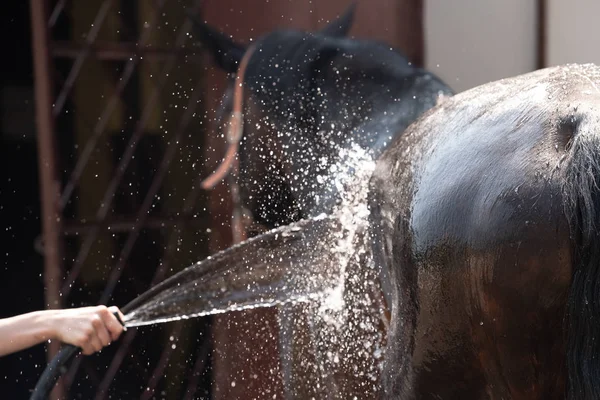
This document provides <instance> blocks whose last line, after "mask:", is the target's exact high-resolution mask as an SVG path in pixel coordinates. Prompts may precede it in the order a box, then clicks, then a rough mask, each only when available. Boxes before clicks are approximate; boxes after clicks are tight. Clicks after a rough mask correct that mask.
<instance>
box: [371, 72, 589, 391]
mask: <svg viewBox="0 0 600 400" xmlns="http://www.w3.org/2000/svg"><path fill="white" fill-rule="evenodd" d="M599 86H600V68H598V67H596V66H593V65H584V66H581V65H567V66H562V67H554V68H549V69H544V70H540V71H536V72H533V73H529V74H525V75H522V76H518V77H515V78H512V79H505V80H501V81H498V82H494V83H490V84H486V85H483V86H480V87H478V88H475V89H472V90H469V91H467V92H464V93H461V94H459V95H456V96H455V97H453V98H451V99H449V100H447V101H446V102H445V103H444V104H443V105H441V106H440V107H437V108H436V109H435V110H434V111H432V112H430V113H429V114H428V115H427V116H426V117H425V118H424V119H422V120H421V121H420V123H417V124H415V125H413V126H412V127H411V128H409V129H408V130H407V131H406V132H405V133H404V134H403V135H402V137H400V138H399V139H398V140H397V141H396V142H395V143H394V144H393V145H392V146H391V148H390V149H389V150H388V151H387V152H386V153H385V154H384V155H383V156H382V157H381V158H380V159H379V160H378V166H377V169H376V172H375V173H374V176H373V179H372V191H371V200H370V204H371V210H372V223H371V231H372V233H373V234H374V235H375V238H374V241H373V243H375V249H374V251H375V253H376V256H377V257H376V258H377V259H378V260H380V261H381V262H382V263H383V264H384V265H385V268H387V269H389V270H390V271H391V273H392V276H393V280H392V286H393V288H394V293H393V302H392V322H391V328H390V332H389V336H388V348H387V350H386V368H385V376H384V378H385V382H386V393H387V394H388V396H389V397H391V398H399V399H564V398H565V397H566V396H567V394H568V398H569V399H570V400H584V399H585V400H591V399H598V398H600V361H599V360H600V358H599V357H598V354H600V318H599V316H600V296H599V294H600V286H599V285H600V237H599V231H598V225H597V224H598V223H599V222H600V186H599V184H600V132H599V126H600V125H598V123H599V122H600V91H599V89H598V87H599ZM563 328H565V329H563Z"/></svg>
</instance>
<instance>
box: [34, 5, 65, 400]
mask: <svg viewBox="0 0 600 400" xmlns="http://www.w3.org/2000/svg"><path fill="white" fill-rule="evenodd" d="M47 6H48V4H47V2H46V1H45V0H31V1H30V7H31V26H32V50H33V60H34V76H35V108H36V119H35V120H36V125H37V145H38V154H39V170H40V191H41V197H42V198H41V203H42V232H43V237H44V239H45V241H46V244H47V246H46V248H47V249H46V252H45V254H44V285H45V288H46V296H45V297H46V307H47V308H50V309H56V308H60V307H61V306H62V302H61V295H60V281H61V275H62V273H61V266H62V263H61V257H62V241H61V237H60V231H61V223H62V218H61V215H60V211H59V209H58V207H57V205H58V199H59V196H60V177H59V174H58V169H57V154H56V143H55V137H54V119H53V117H52V84H51V80H50V53H49V49H48V44H49V30H48V25H47V21H48V9H47ZM59 346H60V343H58V341H53V342H52V343H50V344H49V345H48V352H47V358H48V361H50V360H51V359H52V358H53V357H54V355H55V354H56V353H57V351H58V350H59ZM62 397H64V388H63V383H62V382H61V381H60V380H59V382H58V383H57V385H56V386H55V388H54V390H53V391H52V394H51V398H52V399H58V398H62Z"/></svg>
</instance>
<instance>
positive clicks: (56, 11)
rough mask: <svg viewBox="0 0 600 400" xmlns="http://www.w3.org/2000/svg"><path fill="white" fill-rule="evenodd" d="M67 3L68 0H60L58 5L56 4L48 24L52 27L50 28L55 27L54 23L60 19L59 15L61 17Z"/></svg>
mask: <svg viewBox="0 0 600 400" xmlns="http://www.w3.org/2000/svg"><path fill="white" fill-rule="evenodd" d="M65 5H67V0H58V2H57V3H56V5H55V6H54V9H53V10H52V14H50V19H48V26H49V27H50V29H52V28H54V25H56V21H58V17H60V14H61V13H62V11H63V10H64V8H65Z"/></svg>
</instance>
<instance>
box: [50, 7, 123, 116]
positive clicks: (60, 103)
mask: <svg viewBox="0 0 600 400" xmlns="http://www.w3.org/2000/svg"><path fill="white" fill-rule="evenodd" d="M112 3H113V0H105V1H104V2H103V3H102V5H101V6H100V10H98V13H97V14H96V18H95V19H94V22H93V23H92V27H91V28H90V30H89V32H88V34H87V36H86V37H85V43H86V47H85V48H84V49H83V51H82V52H81V53H79V55H78V56H77V58H76V59H75V62H74V63H73V67H71V71H69V75H68V76H67V80H66V83H65V84H64V86H63V87H62V90H61V91H60V93H59V94H58V97H57V98H56V102H55V103H54V109H53V110H52V115H53V116H55V117H56V116H57V115H59V114H60V113H61V111H62V109H63V107H64V105H65V102H66V101H67V96H68V95H69V92H70V91H71V89H72V88H73V85H74V84H75V80H76V79H77V76H78V75H79V71H80V70H81V67H82V66H83V62H84V61H85V59H86V57H87V56H88V55H89V53H90V52H89V47H90V46H91V45H92V44H93V43H94V41H95V40H96V36H98V33H99V32H100V28H101V27H102V23H103V22H104V19H105V18H106V16H107V15H108V10H110V6H111V5H112Z"/></svg>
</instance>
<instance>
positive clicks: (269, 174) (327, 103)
mask: <svg viewBox="0 0 600 400" xmlns="http://www.w3.org/2000/svg"><path fill="white" fill-rule="evenodd" d="M354 12H355V5H351V6H350V7H349V8H348V9H347V10H346V11H345V12H344V13H343V14H342V15H341V16H340V17H339V18H337V19H335V20H333V21H332V22H330V23H329V24H327V25H326V26H325V27H324V28H322V29H321V30H319V31H318V32H305V31H297V30H290V29H283V30H277V31H274V32H270V33H267V34H265V35H263V36H261V37H259V38H257V40H255V41H253V44H252V45H251V46H248V45H245V44H242V43H239V42H236V41H234V40H233V39H231V38H229V37H228V36H227V35H225V34H224V33H222V32H220V31H219V30H217V29H215V28H214V27H211V26H210V25H208V24H207V23H204V22H201V21H199V20H198V19H197V18H196V17H195V16H194V15H193V14H188V15H189V17H190V18H191V20H192V21H193V22H194V31H193V32H194V37H195V39H196V40H198V41H199V42H200V43H201V44H202V45H203V46H204V48H205V49H206V50H207V51H208V53H209V54H210V55H211V57H212V59H213V61H214V63H215V64H216V65H217V66H218V67H219V68H221V69H222V70H223V71H225V72H226V73H227V74H229V76H230V84H229V87H228V88H227V90H226V91H225V93H224V95H223V97H222V102H221V108H220V109H219V110H218V112H217V121H216V125H217V126H218V127H219V128H220V129H221V131H220V133H221V134H222V135H223V136H227V135H226V134H224V133H227V129H228V128H229V124H228V123H231V121H229V120H228V119H227V117H228V116H229V115H231V114H232V112H234V115H236V114H239V113H240V112H243V121H240V118H239V117H238V120H237V121H235V125H236V126H243V130H242V132H243V134H242V132H238V133H237V134H234V135H233V136H235V137H234V138H232V137H231V136H229V141H230V147H229V149H231V148H232V145H236V144H237V141H239V170H238V171H237V173H236V175H237V185H239V203H240V204H239V206H241V208H242V210H243V211H234V213H235V214H234V215H241V214H243V215H245V216H246V218H245V221H246V222H247V221H248V220H250V222H247V226H246V230H247V231H249V233H250V235H251V236H252V235H255V234H257V233H260V232H264V231H266V230H268V229H273V228H276V227H279V226H286V225H288V224H290V223H293V222H297V221H299V220H301V219H305V218H310V217H315V216H317V215H320V214H322V213H331V212H332V209H333V208H334V206H335V205H336V204H337V203H338V202H339V201H340V193H339V190H340V189H339V187H338V179H337V176H339V174H340V171H339V170H344V171H346V172H345V173H346V175H351V174H352V173H353V171H352V166H351V165H350V164H351V162H350V160H348V159H346V158H344V157H345V156H344V155H343V154H344V153H343V151H344V150H348V149H350V148H352V147H353V146H358V147H359V148H360V149H363V150H364V152H365V154H366V157H368V158H370V159H375V158H377V157H378V155H379V154H381V152H382V151H383V150H384V149H385V148H386V146H387V145H388V144H389V143H390V142H391V141H392V140H393V139H394V138H395V137H396V136H398V135H401V134H402V132H403V131H404V130H405V129H406V127H408V126H409V125H410V124H411V123H412V122H413V121H415V120H416V119H417V118H418V117H419V116H420V115H421V114H422V113H424V112H425V111H427V110H428V109H430V108H431V107H433V106H434V105H435V104H436V103H437V102H438V101H439V100H440V98H442V97H446V96H452V95H453V94H454V92H453V91H452V89H451V88H450V87H449V86H447V85H446V84H445V83H444V82H442V80H441V79H439V78H438V77H437V76H435V75H434V74H433V73H431V72H429V71H427V70H425V69H422V68H419V67H416V66H414V65H412V63H411V62H410V61H409V60H408V59H407V58H406V56H405V55H403V54H402V53H401V52H400V51H398V50H395V49H392V48H390V46H389V45H386V44H384V43H381V42H378V41H373V40H364V39H351V38H348V32H349V30H350V28H351V25H352V22H353V19H354ZM240 76H241V77H242V78H240ZM236 91H237V96H238V97H242V98H243V102H244V103H245V105H244V106H243V108H239V107H240V106H239V105H238V109H236V104H240V103H241V100H240V99H239V98H238V99H237V100H236ZM232 141H234V142H235V143H231V142H232ZM228 154H229V155H228V156H227V157H226V159H227V158H229V162H231V161H232V158H231V151H230V150H228ZM346 154H347V153H346ZM226 162H227V161H226ZM226 162H225V163H226ZM332 168H335V169H336V171H335V172H333V173H332ZM222 171H223V170H222ZM217 175H219V174H217ZM223 176H224V174H223V173H221V174H220V178H219V179H222V178H223ZM205 182H206V181H205ZM214 183H216V180H215V181H214ZM214 183H212V184H210V185H208V186H213V185H214ZM233 187H234V188H235V185H233ZM232 191H234V193H235V189H233V190H232ZM234 199H235V196H234ZM234 203H235V202H234ZM236 208H237V207H236ZM234 233H235V229H234ZM234 237H235V236H234ZM361 262H364V261H361ZM353 268H355V269H356V270H357V271H359V272H357V274H360V275H361V276H363V274H364V273H365V271H367V269H366V268H364V266H361V265H353ZM365 279H367V278H365ZM381 281H382V282H387V279H386V278H383V279H381ZM346 290H347V291H348V292H349V293H348V294H347V296H346V301H347V302H348V303H352V302H355V301H356V300H355V298H357V297H358V296H359V294H358V293H359V292H362V291H364V288H363V287H362V286H361V287H359V288H352V287H351V285H349V284H348V285H347V286H346ZM370 290H372V291H373V293H371V294H370V295H371V297H372V298H373V297H377V296H379V297H378V298H379V300H377V301H379V302H384V303H385V299H384V297H385V293H387V292H389V290H388V289H387V288H385V287H373V288H371V289H370ZM382 291H383V295H382V293H381V292H382ZM382 297H383V298H382ZM374 301H375V300H374ZM349 307H350V308H353V309H354V311H355V319H356V320H357V321H359V320H360V319H363V320H364V319H366V318H368V317H367V316H366V315H367V314H370V313H372V312H373V311H372V310H371V309H369V310H366V309H365V307H362V306H361V307H358V306H349ZM294 308H295V309H296V311H297V312H295V313H294V314H296V315H295V316H293V317H292V316H290V315H289V314H290V313H289V312H288V311H289V306H283V307H281V308H280V310H279V313H278V316H279V321H280V331H281V333H280V335H281V343H280V344H281V346H280V359H281V363H282V364H283V370H284V371H291V370H292V369H294V368H295V369H298V368H299V367H294V366H292V365H290V364H294V363H295V364H296V365H300V364H302V365H305V364H307V363H306V360H305V359H303V358H302V357H301V359H300V360H299V361H298V362H294V361H293V360H294V357H293V356H292V355H291V354H290V352H293V351H294V350H293V349H291V348H290V346H291V347H294V346H297V345H293V344H291V343H292V342H298V341H299V340H300V339H299V337H300V336H302V334H301V333H300V332H303V331H307V330H308V331H309V332H307V333H305V335H308V336H310V339H309V342H312V343H314V342H320V343H321V344H322V346H321V347H322V348H321V349H316V350H314V352H315V353H316V354H315V356H314V357H315V358H319V357H322V358H324V357H325V356H323V354H325V353H327V352H329V349H330V348H331V347H332V346H335V345H333V344H332V342H331V341H332V340H334V339H333V338H329V339H326V340H325V339H319V338H316V337H315V336H316V335H318V334H317V333H316V331H321V332H322V331H324V330H325V328H323V327H322V326H321V325H320V322H318V321H314V320H312V318H313V315H314V310H306V309H304V310H299V307H294ZM359 308H360V310H359ZM299 314H304V316H302V315H299ZM307 326H311V328H307ZM381 329H385V328H384V327H381ZM291 332H294V333H293V334H292V333H291ZM286 335H293V336H294V338H289V337H288V338H286V337H285V336H286ZM356 335H358V333H356ZM369 335H372V333H369ZM367 340H368V339H364V340H363V341H365V342H366V341H367ZM369 340H372V339H369ZM353 341H355V342H358V341H359V340H358V339H353ZM286 343H287V344H286ZM360 350H361V349H358V350H356V349H354V350H352V351H348V352H353V353H358V352H360ZM303 352H304V351H303ZM348 352H347V353H348ZM296 357H297V356H296ZM368 357H371V355H368ZM371 361H372V359H371V358H368V359H367V360H362V361H357V360H355V361H354V362H353V365H348V366H347V368H348V369H351V368H355V367H356V365H359V364H361V363H362V364H368V363H369V362H371ZM325 363H326V362H325V361H322V360H321V361H319V360H317V361H315V364H317V365H320V366H321V370H322V372H321V375H323V374H326V373H327V372H328V371H333V370H336V368H337V366H328V367H324V366H323V365H324V364H325ZM365 368H366V367H365ZM309 369H310V368H309ZM312 369H313V370H314V368H312ZM289 374H291V372H288V373H287V375H289ZM302 374H304V375H306V374H310V375H312V374H314V371H309V370H305V371H304V372H303V373H302ZM349 375H350V376H351V380H354V379H355V376H354V375H355V374H354V373H349ZM319 378H322V376H313V377H312V378H311V379H310V380H312V381H317V380H318V379H319ZM291 380H293V378H292V377H287V378H284V381H291ZM303 380H308V378H307V379H299V380H298V381H303ZM337 380H338V381H341V382H342V383H340V382H338V384H337V386H338V387H336V388H335V389H331V391H335V392H338V394H340V393H344V396H346V397H352V396H353V395H355V394H358V395H359V396H362V397H363V398H365V397H368V394H367V392H370V390H369V391H367V390H366V389H365V386H366V385H367V384H366V383H361V384H357V386H358V387H357V388H355V389H347V388H346V389H343V388H341V387H340V386H344V385H345V384H344V383H343V382H344V381H346V382H347V381H348V379H346V378H344V377H342V378H338V379H337ZM297 384H299V382H296V384H294V386H296V385H297ZM324 385H325V384H324ZM331 385H332V384H331V383H330V384H329V386H331ZM351 393H352V394H351ZM306 395H307V396H311V395H316V396H317V397H318V396H319V394H315V393H311V394H306Z"/></svg>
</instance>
